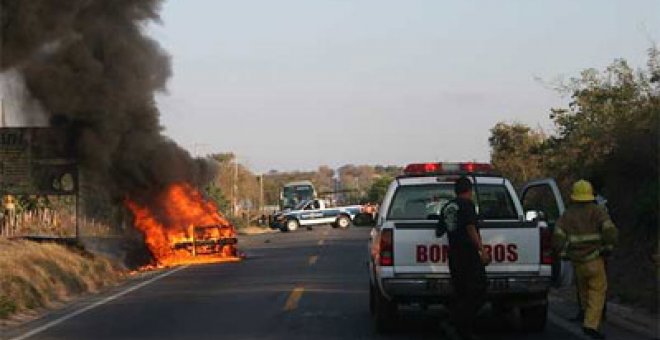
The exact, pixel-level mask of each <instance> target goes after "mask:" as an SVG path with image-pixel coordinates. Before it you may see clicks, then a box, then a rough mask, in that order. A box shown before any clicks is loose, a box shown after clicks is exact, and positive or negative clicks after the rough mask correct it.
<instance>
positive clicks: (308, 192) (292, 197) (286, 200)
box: [280, 181, 317, 210]
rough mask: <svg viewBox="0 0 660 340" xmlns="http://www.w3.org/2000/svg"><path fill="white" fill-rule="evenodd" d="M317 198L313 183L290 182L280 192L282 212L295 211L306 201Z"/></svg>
mask: <svg viewBox="0 0 660 340" xmlns="http://www.w3.org/2000/svg"><path fill="white" fill-rule="evenodd" d="M315 198H317V194H316V189H315V188H314V184H312V182H311V181H296V182H289V183H287V184H285V185H284V186H283V187H282V191H281V192H280V210H287V209H293V208H295V207H296V206H297V205H298V204H300V203H301V202H304V201H309V200H312V199H315Z"/></svg>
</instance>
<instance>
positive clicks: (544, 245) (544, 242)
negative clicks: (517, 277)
mask: <svg viewBox="0 0 660 340" xmlns="http://www.w3.org/2000/svg"><path fill="white" fill-rule="evenodd" d="M539 231H540V234H541V264H552V232H550V228H539Z"/></svg>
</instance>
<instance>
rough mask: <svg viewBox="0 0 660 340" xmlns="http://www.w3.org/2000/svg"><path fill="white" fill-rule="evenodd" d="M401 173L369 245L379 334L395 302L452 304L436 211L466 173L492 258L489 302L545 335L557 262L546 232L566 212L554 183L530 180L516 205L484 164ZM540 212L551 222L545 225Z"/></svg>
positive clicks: (509, 189)
mask: <svg viewBox="0 0 660 340" xmlns="http://www.w3.org/2000/svg"><path fill="white" fill-rule="evenodd" d="M404 173H405V175H403V176H400V177H398V178H396V179H395V180H394V181H393V182H392V183H391V184H390V186H389V189H388V191H387V193H386V195H385V198H384V200H383V202H382V205H381V208H380V211H379V214H378V217H377V220H376V226H375V227H374V229H373V230H372V233H371V240H370V244H369V248H370V254H371V256H370V261H369V273H370V310H371V313H372V316H373V319H374V322H375V326H376V327H377V329H378V330H381V331H384V330H387V329H388V328H390V327H392V325H394V324H395V323H396V318H397V316H398V306H399V305H402V304H412V303H414V304H420V305H425V306H426V305H430V304H446V303H448V302H450V301H451V300H452V299H453V292H452V290H453V289H452V286H451V282H450V273H449V267H448V253H449V243H448V240H447V236H446V235H444V234H443V235H440V236H438V235H439V234H437V233H436V229H437V226H438V222H437V221H438V218H439V214H440V209H441V208H442V207H443V206H444V204H446V203H447V202H448V201H449V200H451V199H453V198H454V197H455V195H454V182H455V180H456V179H457V178H459V177H460V176H467V177H468V178H470V179H471V181H472V182H473V185H474V195H473V198H474V201H475V206H476V209H477V213H478V216H479V222H478V225H479V228H480V233H481V236H482V239H483V244H484V247H485V248H486V251H488V252H489V253H490V255H491V258H492V260H493V261H492V263H491V264H490V265H489V266H487V267H486V274H487V280H488V290H487V299H488V301H489V302H491V303H492V304H493V306H494V307H497V308H501V309H503V310H507V309H511V308H520V311H521V313H520V314H521V317H522V318H523V325H525V327H526V328H527V329H529V330H542V329H543V328H544V326H545V322H546V316H547V294H548V291H549V289H550V286H551V284H552V280H553V263H559V262H558V261H555V259H554V258H553V254H552V252H551V245H550V241H551V230H552V229H551V228H552V226H553V224H552V223H554V221H555V220H556V217H558V216H559V215H560V214H561V213H562V212H563V210H564V206H563V201H562V200H561V196H560V195H559V190H558V189H557V186H556V184H555V183H554V181H552V180H542V181H536V182H533V183H530V184H529V185H528V186H526V187H525V188H524V189H523V191H522V196H521V197H522V200H521V199H519V198H518V195H517V194H516V191H515V189H514V188H513V186H512V185H511V183H510V182H509V180H507V179H506V178H504V177H502V176H499V175H497V174H494V173H492V170H491V167H490V165H489V164H483V163H424V164H411V165H409V166H407V167H406V169H405V171H404ZM526 215H528V216H529V217H530V219H531V217H533V218H534V219H533V220H528V219H526ZM541 215H546V216H552V217H553V218H554V220H552V221H548V222H551V223H548V222H546V221H543V220H541V219H539V218H538V217H539V216H541ZM554 272H555V273H558V272H559V270H557V269H554Z"/></svg>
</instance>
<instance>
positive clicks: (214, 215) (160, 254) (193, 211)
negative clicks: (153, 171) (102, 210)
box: [126, 183, 239, 267]
mask: <svg viewBox="0 0 660 340" xmlns="http://www.w3.org/2000/svg"><path fill="white" fill-rule="evenodd" d="M153 202H155V203H153V204H151V205H150V206H149V207H146V206H141V205H140V204H138V203H136V202H135V201H132V200H130V199H127V200H126V205H127V206H128V208H129V209H130V210H131V211H132V212H133V216H134V221H133V224H134V225H135V227H136V228H137V229H138V230H140V231H141V232H142V233H143V234H144V238H145V243H146V245H147V247H148V248H149V250H150V251H151V253H152V255H153V257H154V260H155V261H156V265H157V266H158V267H164V266H165V267H167V266H175V265H182V264H195V263H212V262H226V261H238V260H239V258H238V257H237V256H236V248H235V247H234V246H233V245H231V244H225V245H222V246H218V247H220V249H219V251H216V252H214V253H213V254H204V255H197V254H196V253H195V250H194V249H196V247H195V246H192V247H190V246H188V247H187V248H186V247H177V245H178V244H184V243H186V242H187V243H188V245H190V244H192V243H193V242H194V241H196V240H200V239H201V240H218V239H223V238H235V237H236V231H235V229H234V227H233V226H232V225H231V224H230V223H229V221H227V219H225V218H224V217H223V216H222V215H221V214H220V213H219V212H218V209H217V207H216V205H215V204H214V203H213V202H211V201H207V200H206V199H204V197H203V196H202V194H201V193H200V192H199V191H198V190H197V189H195V188H194V187H192V186H191V185H189V184H186V183H176V184H172V185H170V186H169V187H168V188H167V189H165V190H164V191H163V192H162V193H161V194H159V195H158V196H157V197H156V198H155V199H154V200H153ZM202 226H214V227H213V228H204V229H202V230H201V232H200V230H199V229H195V227H202ZM196 255H197V256H196Z"/></svg>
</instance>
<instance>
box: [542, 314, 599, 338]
mask: <svg viewBox="0 0 660 340" xmlns="http://www.w3.org/2000/svg"><path fill="white" fill-rule="evenodd" d="M548 320H549V321H550V322H552V323H554V324H555V325H557V326H559V327H561V328H563V329H564V330H565V331H567V332H569V333H571V334H573V335H574V336H576V337H578V338H580V339H590V338H589V337H588V336H586V335H584V333H582V330H581V329H579V328H578V327H576V326H574V325H573V324H571V323H570V322H568V321H566V320H564V319H562V318H561V317H560V316H558V315H556V314H555V313H553V312H551V311H548Z"/></svg>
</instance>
